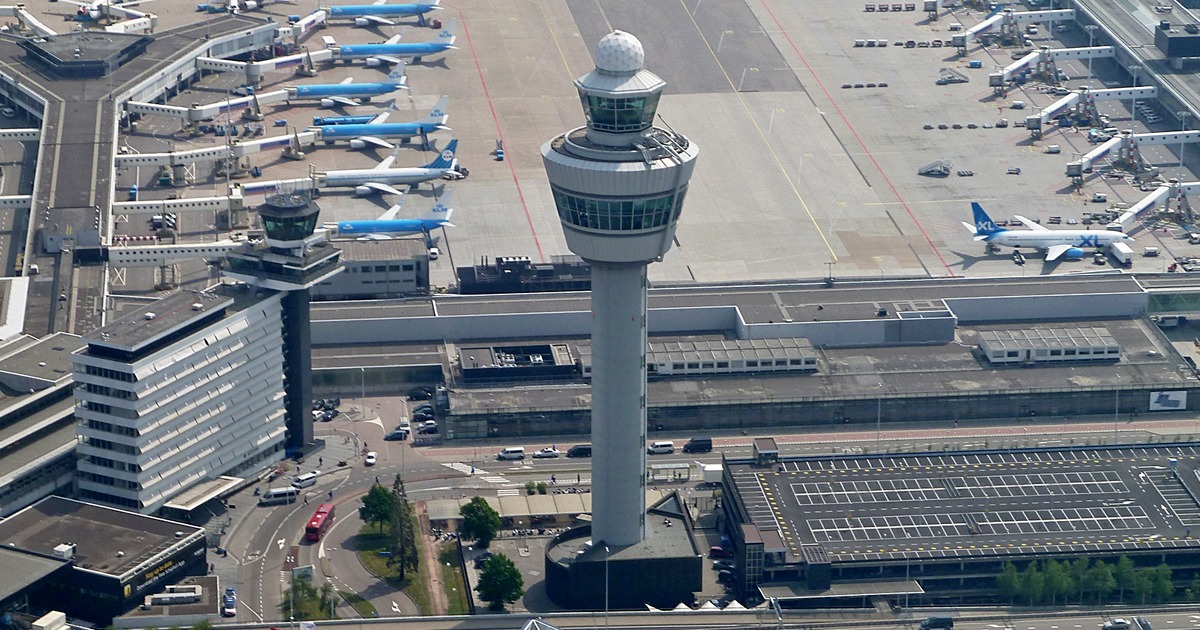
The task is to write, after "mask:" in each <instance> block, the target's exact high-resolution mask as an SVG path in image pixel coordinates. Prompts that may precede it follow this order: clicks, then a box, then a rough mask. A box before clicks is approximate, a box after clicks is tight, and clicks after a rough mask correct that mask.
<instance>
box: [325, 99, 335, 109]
mask: <svg viewBox="0 0 1200 630" xmlns="http://www.w3.org/2000/svg"><path fill="white" fill-rule="evenodd" d="M336 104H337V103H335V102H334V101H333V99H331V98H323V99H321V107H324V108H326V109H328V108H330V107H333V106H334V105H336Z"/></svg>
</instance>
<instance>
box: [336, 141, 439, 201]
mask: <svg viewBox="0 0 1200 630" xmlns="http://www.w3.org/2000/svg"><path fill="white" fill-rule="evenodd" d="M457 150H458V140H457V139H454V140H451V141H450V142H449V143H448V144H447V145H446V148H445V149H443V150H442V153H441V155H439V156H438V158H437V159H436V160H434V161H432V162H430V163H429V164H426V165H425V166H409V167H404V168H391V166H392V162H395V161H396V153H397V152H398V151H399V149H396V151H393V152H392V154H391V155H389V156H388V157H386V158H384V159H383V161H382V162H380V163H379V164H377V165H376V166H375V168H355V169H347V170H342V171H328V172H325V173H317V181H318V183H319V185H321V186H322V187H325V188H354V194H356V195H360V196H363V195H370V194H372V193H390V194H393V195H402V194H404V193H402V192H401V191H399V190H397V189H395V188H393V185H403V184H407V185H409V186H411V187H412V188H416V187H417V186H418V185H420V184H421V183H422V182H428V181H432V180H435V179H440V178H443V177H446V176H450V177H455V178H457V177H462V174H461V173H459V172H458V160H457V159H456V158H455V157H454V153H455V151H457Z"/></svg>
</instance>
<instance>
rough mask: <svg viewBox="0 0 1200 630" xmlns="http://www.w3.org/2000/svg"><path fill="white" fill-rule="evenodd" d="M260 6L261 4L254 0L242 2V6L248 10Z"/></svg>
mask: <svg viewBox="0 0 1200 630" xmlns="http://www.w3.org/2000/svg"><path fill="white" fill-rule="evenodd" d="M258 7H259V4H258V3H257V2H255V1H254V0H245V1H244V2H242V8H243V9H245V10H247V11H253V10H255V9H257V8H258Z"/></svg>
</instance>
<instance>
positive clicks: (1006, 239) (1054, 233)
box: [963, 203, 1133, 262]
mask: <svg viewBox="0 0 1200 630" xmlns="http://www.w3.org/2000/svg"><path fill="white" fill-rule="evenodd" d="M971 210H972V212H973V213H974V215H975V225H971V224H970V223H967V222H965V221H964V222H963V225H964V226H966V228H967V229H968V230H970V231H971V233H972V234H974V235H975V240H977V241H984V242H987V243H989V244H992V245H1000V246H1003V247H1033V248H1035V249H1038V250H1040V251H1044V252H1046V261H1047V262H1053V261H1055V260H1058V259H1059V258H1063V257H1065V258H1066V259H1067V260H1079V259H1080V258H1083V257H1084V256H1086V255H1087V252H1086V251H1084V248H1092V249H1096V248H1101V247H1104V246H1105V245H1111V244H1112V243H1132V242H1133V238H1131V237H1130V236H1129V235H1128V234H1126V233H1124V232H1115V231H1112V230H1051V229H1049V228H1046V227H1042V226H1041V225H1039V224H1037V223H1034V222H1033V221H1030V220H1029V219H1026V218H1025V217H1023V216H1020V215H1017V220H1018V221H1020V222H1021V223H1024V224H1025V226H1026V227H1028V228H1029V229H1028V230H1009V229H1007V228H1002V227H1000V226H998V225H996V222H995V221H992V218H991V217H989V216H988V215H987V213H986V212H984V211H983V207H982V206H980V205H979V204H978V203H972V204H971Z"/></svg>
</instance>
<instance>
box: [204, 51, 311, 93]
mask: <svg viewBox="0 0 1200 630" xmlns="http://www.w3.org/2000/svg"><path fill="white" fill-rule="evenodd" d="M332 59H333V51H332V50H329V49H327V48H322V49H321V50H316V51H309V50H305V51H303V52H299V53H296V54H294V55H287V56H284V57H276V58H275V59H267V60H264V61H230V60H228V59H218V58H216V57H198V58H197V59H196V68H198V69H200V70H212V71H214V72H242V73H244V74H245V76H246V83H248V84H250V85H258V84H259V83H260V82H261V81H262V75H263V73H264V72H272V71H275V70H282V69H285V68H295V69H296V73H297V74H302V75H307V76H312V74H315V73H316V64H317V63H321V62H326V61H331V60H332Z"/></svg>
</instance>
